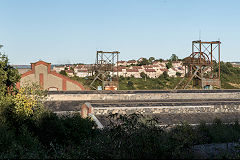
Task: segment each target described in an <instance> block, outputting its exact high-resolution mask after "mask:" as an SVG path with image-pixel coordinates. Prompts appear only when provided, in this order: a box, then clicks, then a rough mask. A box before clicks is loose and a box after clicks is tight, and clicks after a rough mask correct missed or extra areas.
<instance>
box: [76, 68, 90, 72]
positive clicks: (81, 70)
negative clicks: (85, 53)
mask: <svg viewBox="0 0 240 160" xmlns="http://www.w3.org/2000/svg"><path fill="white" fill-rule="evenodd" d="M87 71H88V70H86V69H79V70H78V72H87Z"/></svg>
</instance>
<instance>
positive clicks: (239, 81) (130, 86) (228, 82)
mask: <svg viewBox="0 0 240 160" xmlns="http://www.w3.org/2000/svg"><path fill="white" fill-rule="evenodd" d="M72 79H74V80H77V81H79V82H81V83H83V84H84V85H85V86H86V87H89V85H90V83H91V82H92V80H93V77H87V78H80V77H77V76H75V77H72ZM181 79H182V78H181V77H169V76H168V75H164V74H162V75H161V76H159V77H158V78H149V77H147V78H134V77H122V76H121V77H120V78H119V89H120V90H150V89H163V90H165V89H166V90H168V89H173V88H174V87H175V86H176V84H177V83H178V82H179V81H180V80H181ZM98 85H101V83H100V81H99V82H98ZM221 88H222V89H239V88H240V68H238V67H233V65H232V64H231V63H229V62H227V63H224V62H221ZM193 89H200V88H193Z"/></svg>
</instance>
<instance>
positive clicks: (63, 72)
mask: <svg viewBox="0 0 240 160" xmlns="http://www.w3.org/2000/svg"><path fill="white" fill-rule="evenodd" d="M59 73H60V74H62V75H64V76H68V75H67V72H66V71H65V70H61V71H60V72H59Z"/></svg>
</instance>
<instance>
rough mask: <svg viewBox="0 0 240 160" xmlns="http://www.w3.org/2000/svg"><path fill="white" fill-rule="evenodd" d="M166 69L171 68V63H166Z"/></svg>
mask: <svg viewBox="0 0 240 160" xmlns="http://www.w3.org/2000/svg"><path fill="white" fill-rule="evenodd" d="M166 67H167V69H169V68H172V61H168V63H166Z"/></svg>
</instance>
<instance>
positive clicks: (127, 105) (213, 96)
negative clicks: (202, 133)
mask: <svg viewBox="0 0 240 160" xmlns="http://www.w3.org/2000/svg"><path fill="white" fill-rule="evenodd" d="M86 102H90V103H91V105H92V109H91V113H89V114H92V115H94V116H96V118H97V119H99V121H100V122H103V123H105V121H106V117H107V116H108V115H109V114H111V113H119V114H131V113H141V114H143V115H148V116H153V117H157V118H158V119H160V121H159V124H180V123H181V122H182V121H186V122H188V123H190V124H197V123H200V121H206V122H209V123H211V122H212V121H213V120H214V119H215V118H220V119H222V120H223V121H224V122H234V121H235V120H240V119H239V117H240V90H176V91H161V90H152V91H68V92H63V91H61V92H59V91H58V92H56V91H54V92H49V95H48V101H47V102H46V103H45V104H46V106H48V107H49V108H50V109H51V110H53V111H54V112H57V113H65V112H72V111H77V112H81V106H83V104H84V103H86ZM81 113H85V112H81ZM86 113H88V112H86Z"/></svg>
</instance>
